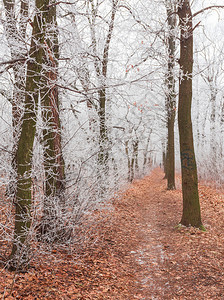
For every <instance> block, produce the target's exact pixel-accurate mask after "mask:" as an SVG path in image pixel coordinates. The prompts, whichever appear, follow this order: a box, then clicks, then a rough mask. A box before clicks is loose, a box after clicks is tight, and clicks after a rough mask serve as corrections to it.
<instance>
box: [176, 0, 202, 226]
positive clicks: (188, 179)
mask: <svg viewBox="0 0 224 300" xmlns="http://www.w3.org/2000/svg"><path fill="white" fill-rule="evenodd" d="M178 16H179V19H180V61H179V62H180V79H179V103H178V126H179V138H180V156H181V172H182V193H183V214H182V218H181V224H182V225H185V226H190V225H191V226H194V227H198V228H202V221H201V211H200V203H199V195H198V177H197V166H196V159H195V152H194V142H193V130H192V121H191V104H192V71H193V25H192V13H191V7H190V2H189V1H188V0H182V1H181V3H180V4H179V7H178Z"/></svg>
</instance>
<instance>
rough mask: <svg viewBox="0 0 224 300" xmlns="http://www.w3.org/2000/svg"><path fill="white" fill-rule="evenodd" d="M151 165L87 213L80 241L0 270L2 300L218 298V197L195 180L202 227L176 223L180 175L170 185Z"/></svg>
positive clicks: (221, 220)
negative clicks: (25, 265) (20, 268)
mask: <svg viewBox="0 0 224 300" xmlns="http://www.w3.org/2000/svg"><path fill="white" fill-rule="evenodd" d="M163 176H164V174H163V172H162V171H161V170H160V169H155V170H153V171H152V172H151V174H150V175H148V176H146V177H145V178H143V179H139V180H135V181H134V183H132V184H130V185H129V188H128V189H127V190H126V191H124V192H123V193H122V194H121V197H120V199H113V200H112V201H111V202H110V203H108V204H105V205H104V207H102V208H101V209H100V208H99V209H97V210H95V211H94V212H93V213H91V214H90V215H88V217H87V218H86V220H85V224H83V226H82V230H81V231H80V240H81V241H82V243H79V244H74V245H71V248H70V251H69V250H68V249H66V250H63V248H60V247H59V248H55V249H52V252H51V253H49V254H48V256H37V257H35V259H34V261H33V263H32V268H31V269H30V270H29V271H28V273H25V274H16V273H15V274H14V273H11V272H8V271H6V270H4V269H2V270H1V281H0V293H1V297H2V299H24V300H25V299H30V300H31V299H52V300H53V299H57V300H58V299H77V300H78V299H80V300H81V299H83V300H86V299H102V300H103V299H112V300H116V299H117V300H119V299H121V300H127V299H128V300H132V299H133V300H134V299H147V300H149V299H158V300H160V299H192V300H193V299H203V300H204V299H206V300H209V299H211V300H216V299H217V300H218V299H220V300H221V299H223V290H224V248H223V245H224V204H223V200H224V198H223V197H224V195H223V193H222V192H221V191H218V190H216V189H215V188H212V187H208V186H206V185H203V184H199V195H200V200H201V208H202V218H203V223H204V225H205V227H206V229H207V231H206V232H203V231H200V230H199V229H196V228H193V227H191V228H186V227H178V226H176V225H177V224H178V221H179V220H180V217H181V209H182V208H181V206H182V201H181V190H180V186H181V184H180V176H177V178H176V181H177V189H176V190H172V191H168V190H167V189H166V183H165V180H163Z"/></svg>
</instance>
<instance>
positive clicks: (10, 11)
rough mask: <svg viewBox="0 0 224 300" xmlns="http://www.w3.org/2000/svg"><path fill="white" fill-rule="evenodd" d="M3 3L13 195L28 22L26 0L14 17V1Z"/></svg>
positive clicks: (10, 186)
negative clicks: (10, 83)
mask: <svg viewBox="0 0 224 300" xmlns="http://www.w3.org/2000/svg"><path fill="white" fill-rule="evenodd" d="M3 3H4V7H5V14H6V22H5V23H3V24H4V30H5V34H6V38H7V41H8V46H9V49H10V52H11V53H10V54H11V66H12V69H13V73H14V80H13V96H12V99H11V100H10V102H11V105H12V129H13V145H12V173H11V178H10V180H11V181H10V183H9V185H8V187H7V193H8V194H9V195H10V196H13V197H14V196H15V186H16V183H15V181H16V180H15V173H16V167H17V166H16V162H15V153H16V149H17V147H18V140H19V136H20V130H21V119H22V115H23V106H24V99H25V77H26V76H25V73H26V57H27V46H26V40H27V37H26V35H27V34H26V27H27V24H28V1H21V4H20V10H19V17H16V10H17V7H16V3H15V1H9V0H4V1H3ZM17 13H18V12H17Z"/></svg>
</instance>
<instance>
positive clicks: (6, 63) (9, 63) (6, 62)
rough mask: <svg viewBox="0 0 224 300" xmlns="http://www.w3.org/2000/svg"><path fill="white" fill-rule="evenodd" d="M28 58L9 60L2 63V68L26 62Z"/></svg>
mask: <svg viewBox="0 0 224 300" xmlns="http://www.w3.org/2000/svg"><path fill="white" fill-rule="evenodd" d="M26 59H27V58H25V57H24V58H17V59H12V60H7V61H2V62H0V66H2V65H12V64H14V63H17V62H19V61H25V60H26Z"/></svg>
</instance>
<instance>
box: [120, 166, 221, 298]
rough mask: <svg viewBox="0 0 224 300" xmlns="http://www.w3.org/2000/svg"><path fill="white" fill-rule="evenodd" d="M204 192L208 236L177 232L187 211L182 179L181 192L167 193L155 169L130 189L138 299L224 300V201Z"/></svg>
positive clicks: (203, 207) (201, 194) (178, 182)
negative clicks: (179, 223)
mask: <svg viewBox="0 0 224 300" xmlns="http://www.w3.org/2000/svg"><path fill="white" fill-rule="evenodd" d="M199 192H200V196H201V206H202V215H203V217H204V218H203V219H204V224H205V226H206V227H207V229H208V231H207V232H201V231H199V230H197V229H194V228H191V229H187V228H181V229H177V228H176V227H175V226H176V225H177V223H178V221H179V220H180V219H181V210H182V200H181V199H182V197H181V190H180V179H179V178H177V190H175V191H167V190H166V181H165V180H163V173H162V172H161V170H159V169H156V170H154V171H153V172H152V173H151V174H150V176H147V177H145V178H144V179H142V180H139V181H136V182H134V184H133V187H132V188H131V189H129V190H128V192H127V201H129V205H131V207H132V211H133V213H134V214H135V218H136V220H137V222H135V224H133V226H135V230H136V231H137V233H136V236H137V239H136V243H135V245H134V246H135V249H133V250H132V251H131V253H132V255H133V256H134V259H135V261H136V262H137V263H138V264H139V266H140V268H139V269H138V271H137V272H136V273H135V276H136V279H137V286H138V288H137V289H136V295H135V297H133V299H134V298H138V299H223V297H224V234H223V229H224V228H223V227H224V214H223V212H224V210H223V207H224V205H223V202H224V201H223V200H224V198H223V195H221V194H220V195H219V194H216V192H215V191H214V190H212V189H211V188H207V187H205V186H200V187H199ZM125 198H126V197H125ZM131 200H132V202H131ZM121 213H122V212H121ZM130 299H132V298H130Z"/></svg>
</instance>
